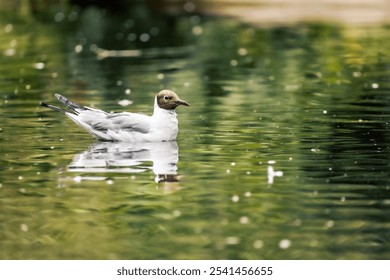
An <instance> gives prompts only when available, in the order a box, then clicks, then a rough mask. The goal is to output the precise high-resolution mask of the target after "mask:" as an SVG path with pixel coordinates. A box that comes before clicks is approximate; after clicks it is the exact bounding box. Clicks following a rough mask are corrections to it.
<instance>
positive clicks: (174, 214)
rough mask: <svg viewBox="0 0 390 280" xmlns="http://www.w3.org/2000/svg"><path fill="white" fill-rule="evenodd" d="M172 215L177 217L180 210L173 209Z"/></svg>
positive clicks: (179, 214)
mask: <svg viewBox="0 0 390 280" xmlns="http://www.w3.org/2000/svg"><path fill="white" fill-rule="evenodd" d="M172 215H173V216H174V217H179V216H181V212H180V211H179V210H174V211H173V213H172Z"/></svg>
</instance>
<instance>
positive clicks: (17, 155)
mask: <svg viewBox="0 0 390 280" xmlns="http://www.w3.org/2000/svg"><path fill="white" fill-rule="evenodd" d="M139 15H140V13H139V12H138V11H137V12H134V14H130V15H126V16H121V15H115V16H114V15H111V14H110V12H107V11H103V10H99V9H97V8H87V9H85V10H80V9H76V10H71V11H70V12H69V14H63V16H59V15H58V14H55V16H54V18H52V17H50V18H49V19H45V18H43V19H42V18H34V17H31V18H30V17H29V18H27V19H26V18H25V17H20V18H18V17H16V18H15V17H12V18H10V17H5V16H4V17H3V16H2V17H0V34H1V36H0V38H1V39H0V61H1V65H0V98H1V99H0V116H1V122H0V151H1V154H2V156H1V159H0V208H1V211H0V221H1V223H0V246H1V250H0V258H1V259H388V258H389V257H390V255H389V249H390V218H389V217H390V216H389V214H388V213H389V207H390V177H389V175H390V174H389V170H390V169H389V159H390V149H389V140H390V133H389V121H390V80H389V74H390V60H389V54H388V49H389V48H390V45H389V40H388V38H389V29H388V26H378V25H374V26H353V25H352V26H345V25H337V24H334V23H329V24H326V23H321V24H319V23H316V24H309V23H308V24H302V25H294V26H287V27H286V26H284V27H280V26H270V27H266V28H265V27H264V28H260V27H256V28H255V27H253V26H250V25H246V24H242V23H240V22H237V21H235V20H233V19H224V18H208V17H200V16H184V17H177V18H171V17H167V16H164V15H161V14H158V15H155V14H153V13H149V14H148V13H146V14H143V16H142V17H141V16H139ZM53 19H54V20H53ZM145 34H146V35H145ZM99 50H100V51H101V50H122V51H123V50H125V51H126V52H109V53H108V55H104V56H101V55H100V56H99V55H98V54H99ZM128 50H131V51H130V52H128ZM100 54H101V52H100ZM106 54H107V53H106ZM163 88H169V89H172V90H174V91H176V92H177V93H178V94H179V95H180V97H181V98H183V99H184V100H186V101H188V102H189V103H190V105H191V107H189V108H178V109H177V111H178V116H179V122H180V131H179V137H178V139H177V141H176V142H172V143H163V144H161V145H155V144H145V145H143V144H137V145H131V144H118V143H101V142H98V141H96V140H94V139H93V138H91V137H90V136H89V135H88V134H87V133H85V132H84V131H82V130H81V129H80V128H78V127H77V126H75V125H74V124H73V123H72V122H71V121H70V120H68V119H66V118H65V117H64V116H61V115H60V114H56V113H55V112H51V111H48V110H47V109H46V108H43V107H40V106H39V102H40V101H42V100H44V101H49V102H51V103H55V102H56V100H55V98H54V96H53V93H54V92H60V93H62V94H63V95H65V96H67V97H69V98H71V99H73V100H74V101H77V102H80V103H83V104H84V105H87V106H95V107H99V108H102V109H105V110H107V111H122V110H127V111H133V112H141V113H145V114H151V110H152V105H153V97H154V94H155V93H156V92H157V91H159V90H160V89H163ZM121 104H122V105H121ZM123 105H124V106H123Z"/></svg>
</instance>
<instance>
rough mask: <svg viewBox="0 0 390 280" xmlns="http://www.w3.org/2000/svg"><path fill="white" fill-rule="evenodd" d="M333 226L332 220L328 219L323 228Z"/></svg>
mask: <svg viewBox="0 0 390 280" xmlns="http://www.w3.org/2000/svg"><path fill="white" fill-rule="evenodd" d="M333 226H334V221H332V220H329V221H327V222H326V223H325V228H326V229H328V228H331V227H333Z"/></svg>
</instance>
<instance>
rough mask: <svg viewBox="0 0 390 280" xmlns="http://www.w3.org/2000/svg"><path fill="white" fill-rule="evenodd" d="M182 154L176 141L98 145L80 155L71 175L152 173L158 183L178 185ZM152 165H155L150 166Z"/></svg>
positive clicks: (99, 143)
mask: <svg viewBox="0 0 390 280" xmlns="http://www.w3.org/2000/svg"><path fill="white" fill-rule="evenodd" d="M178 161H179V151H178V145H177V143H176V141H169V142H146V143H125V142H97V143H95V144H93V145H92V146H91V147H90V148H89V149H88V150H87V151H85V152H83V153H80V154H77V155H76V156H75V157H74V158H73V161H72V162H71V163H70V164H69V165H68V171H70V172H83V173H85V172H88V173H109V172H113V173H128V174H135V173H140V172H144V171H147V170H152V171H153V173H154V174H155V175H156V176H155V182H156V183H160V182H178V181H179V175H177V162H178ZM148 162H152V166H151V167H150V166H147V163H148Z"/></svg>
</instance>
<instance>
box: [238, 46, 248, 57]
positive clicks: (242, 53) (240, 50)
mask: <svg viewBox="0 0 390 280" xmlns="http://www.w3.org/2000/svg"><path fill="white" fill-rule="evenodd" d="M237 53H238V54H239V55H241V56H245V55H247V54H248V50H247V49H245V48H239V49H238V51H237Z"/></svg>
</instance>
